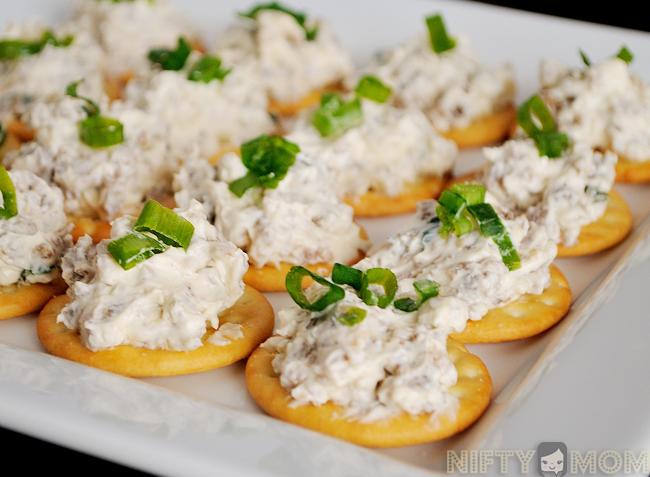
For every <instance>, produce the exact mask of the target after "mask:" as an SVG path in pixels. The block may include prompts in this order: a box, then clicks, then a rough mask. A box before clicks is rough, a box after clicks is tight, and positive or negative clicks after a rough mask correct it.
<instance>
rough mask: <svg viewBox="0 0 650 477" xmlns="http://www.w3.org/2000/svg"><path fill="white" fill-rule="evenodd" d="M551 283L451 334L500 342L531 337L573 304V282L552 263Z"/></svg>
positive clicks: (472, 340) (468, 340)
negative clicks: (542, 289) (570, 284)
mask: <svg viewBox="0 0 650 477" xmlns="http://www.w3.org/2000/svg"><path fill="white" fill-rule="evenodd" d="M550 270H551V284H550V285H549V286H548V287H547V288H546V289H545V290H544V291H543V292H542V293H541V294H540V295H531V294H525V295H522V296H520V297H519V298H518V299H517V300H515V301H513V302H511V303H509V304H507V305H506V306H502V307H499V308H493V309H491V310H490V311H488V312H487V314H486V315H485V316H484V317H483V318H481V319H480V320H478V321H473V320H469V321H468V322H467V326H466V327H465V329H464V330H463V331H462V332H461V333H452V334H451V337H452V338H454V339H456V340H458V341H460V342H461V343H499V342H502V341H514V340H520V339H523V338H529V337H531V336H534V335H536V334H538V333H541V332H542V331H544V330H547V329H548V328H550V327H551V326H553V325H554V324H555V323H557V322H558V321H560V320H561V319H562V318H564V316H565V315H566V314H567V312H568V311H569V307H570V306H571V289H570V288H569V282H568V281H567V279H566V278H565V276H564V275H563V274H562V272H561V271H560V270H559V269H558V268H557V267H556V266H555V265H551V266H550Z"/></svg>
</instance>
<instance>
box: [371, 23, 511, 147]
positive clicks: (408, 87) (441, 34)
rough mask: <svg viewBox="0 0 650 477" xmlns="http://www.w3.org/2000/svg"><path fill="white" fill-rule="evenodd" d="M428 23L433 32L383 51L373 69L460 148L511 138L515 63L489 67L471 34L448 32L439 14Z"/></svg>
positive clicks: (402, 102)
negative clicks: (472, 41) (476, 47)
mask: <svg viewBox="0 0 650 477" xmlns="http://www.w3.org/2000/svg"><path fill="white" fill-rule="evenodd" d="M426 23H427V28H428V34H427V33H422V34H419V35H417V36H416V37H414V38H413V39H411V40H408V41H407V42H405V43H404V44H402V45H399V46H397V47H395V48H394V49H392V50H389V51H385V52H383V53H382V54H381V55H379V56H378V58H377V59H376V60H375V61H374V62H373V63H372V64H371V65H370V66H369V67H368V72H370V73H371V74H373V75H376V76H377V77H379V79H380V80H381V81H382V82H384V83H385V84H387V85H388V86H389V87H390V88H392V90H393V96H392V102H393V103H394V104H395V105H396V106H398V107H411V108H419V109H421V110H422V111H423V112H424V113H425V114H426V115H427V116H428V117H429V119H430V120H431V122H432V123H433V125H434V127H435V128H436V129H437V130H438V131H439V132H440V133H441V134H442V135H443V136H445V137H447V138H449V139H452V140H453V141H455V142H456V144H458V146H459V147H461V148H464V147H474V146H482V145H486V144H490V143H493V142H496V141H499V140H501V139H503V138H504V137H506V136H507V135H508V133H509V132H510V129H511V127H512V126H513V124H514V121H515V108H514V98H515V79H514V72H513V70H512V67H511V66H510V65H504V66H502V67H500V68H490V67H488V66H487V65H486V64H484V63H483V62H482V61H481V59H480V58H479V57H478V55H477V54H476V52H475V51H474V50H473V49H472V48H471V46H470V43H469V40H468V38H467V36H466V35H462V34H461V35H458V36H456V37H453V38H452V37H450V36H449V35H448V34H447V31H446V28H445V25H444V22H443V19H442V17H441V16H440V15H439V14H436V15H433V16H430V17H428V18H427V19H426Z"/></svg>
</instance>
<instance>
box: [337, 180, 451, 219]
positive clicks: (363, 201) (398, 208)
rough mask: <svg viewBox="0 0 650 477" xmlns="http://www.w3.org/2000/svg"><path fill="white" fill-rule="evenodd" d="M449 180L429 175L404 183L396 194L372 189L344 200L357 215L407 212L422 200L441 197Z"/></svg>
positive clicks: (411, 210)
mask: <svg viewBox="0 0 650 477" xmlns="http://www.w3.org/2000/svg"><path fill="white" fill-rule="evenodd" d="M447 181H448V177H447V176H442V177H428V178H426V179H424V180H422V181H420V182H416V183H413V182H411V183H406V184H404V189H403V191H402V192H401V193H400V194H398V195H396V196H388V195H386V194H382V193H381V192H376V191H373V190H370V191H368V192H366V193H365V194H363V195H361V196H359V197H346V198H345V199H344V200H343V201H344V202H345V203H346V204H348V205H349V206H351V207H352V208H353V209H354V215H355V216H356V217H382V216H388V215H397V214H405V213H408V212H413V211H414V210H416V208H417V203H418V202H420V201H421V200H426V199H435V198H437V197H439V196H440V193H441V192H442V190H443V189H444V188H445V187H446V185H447Z"/></svg>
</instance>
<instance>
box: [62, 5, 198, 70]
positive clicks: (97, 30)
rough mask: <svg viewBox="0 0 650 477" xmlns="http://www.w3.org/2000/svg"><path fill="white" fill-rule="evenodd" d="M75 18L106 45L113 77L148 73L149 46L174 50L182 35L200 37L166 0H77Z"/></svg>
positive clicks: (190, 37)
mask: <svg viewBox="0 0 650 477" xmlns="http://www.w3.org/2000/svg"><path fill="white" fill-rule="evenodd" d="M74 21H75V22H77V23H79V24H80V25H84V26H85V28H87V29H88V31H89V32H90V33H91V34H92V35H93V36H94V38H95V39H96V41H97V42H98V43H99V44H100V45H101V46H102V48H103V49H104V52H105V53H106V68H107V73H108V75H109V76H110V77H120V76H123V75H135V76H139V75H141V74H146V73H147V71H148V70H149V66H150V63H149V59H148V58H147V54H148V53H149V50H151V49H153V48H170V49H172V50H173V49H174V48H175V47H176V43H177V41H178V37H179V36H183V37H185V38H186V39H187V40H188V41H190V42H191V41H194V40H197V41H198V40H199V39H200V35H199V33H198V30H197V29H196V28H195V27H194V26H193V25H192V24H191V23H190V22H189V21H188V20H187V18H185V16H184V15H183V14H182V13H181V12H180V11H179V10H178V9H177V8H176V7H175V6H174V5H172V4H171V3H169V2H167V1H164V0H133V1H129V2H112V1H103V0H78V1H77V2H76V4H75V12H74Z"/></svg>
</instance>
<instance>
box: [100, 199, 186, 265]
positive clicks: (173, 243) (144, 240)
mask: <svg viewBox="0 0 650 477" xmlns="http://www.w3.org/2000/svg"><path fill="white" fill-rule="evenodd" d="M193 234H194V226H193V225H192V224H191V223H190V222H189V221H188V220H186V219H185V218H184V217H181V216H180V215H178V214H177V213H176V212H174V211H173V210H171V209H168V208H167V207H163V206H162V205H160V204H159V203H158V202H156V201H154V200H150V201H148V202H147V203H146V204H145V206H144V208H143V209H142V213H141V214H140V217H138V220H137V221H136V223H135V225H134V226H133V233H130V234H128V235H125V236H124V237H121V238H119V239H115V240H111V241H110V242H108V245H107V250H108V253H110V254H111V256H112V257H113V258H114V259H115V261H116V262H117V263H118V264H119V265H120V266H121V267H122V268H123V269H124V270H129V269H130V268H133V267H135V266H136V265H137V264H138V263H140V262H143V261H144V260H147V259H148V258H151V257H153V256H154V255H155V254H157V253H162V252H164V251H165V250H167V248H168V247H178V248H180V247H182V248H183V249H184V250H185V251H187V247H188V246H189V244H190V241H191V240H192V235H193Z"/></svg>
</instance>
